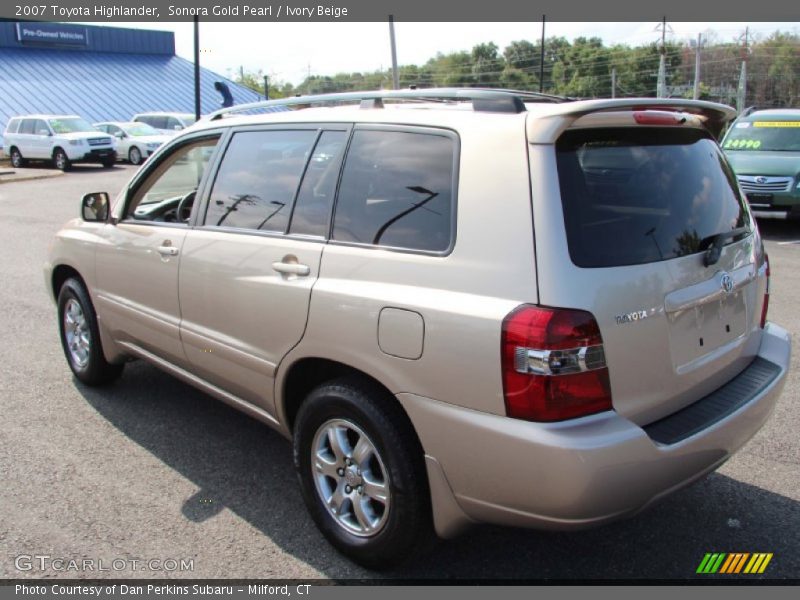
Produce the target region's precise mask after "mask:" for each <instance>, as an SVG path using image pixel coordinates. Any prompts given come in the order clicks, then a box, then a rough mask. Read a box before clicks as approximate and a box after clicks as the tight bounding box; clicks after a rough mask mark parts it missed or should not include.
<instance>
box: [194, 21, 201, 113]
mask: <svg viewBox="0 0 800 600" xmlns="http://www.w3.org/2000/svg"><path fill="white" fill-rule="evenodd" d="M194 118H195V119H196V120H198V121H199V120H200V19H199V17H198V16H197V15H195V16H194Z"/></svg>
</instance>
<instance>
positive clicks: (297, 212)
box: [289, 131, 347, 237]
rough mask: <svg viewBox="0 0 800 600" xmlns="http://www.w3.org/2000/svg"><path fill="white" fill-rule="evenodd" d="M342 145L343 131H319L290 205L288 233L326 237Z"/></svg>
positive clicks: (342, 149) (343, 144) (345, 137)
mask: <svg viewBox="0 0 800 600" xmlns="http://www.w3.org/2000/svg"><path fill="white" fill-rule="evenodd" d="M346 142H347V132H346V131H323V132H322V135H320V138H319V141H318V142H317V145H316V147H315V148H314V153H313V154H312V155H311V160H310V161H309V162H308V166H307V167H306V174H305V175H304V176H303V184H302V185H301V186H300V192H299V193H298V195H297V200H296V201H295V203H294V212H293V213H292V223H291V226H290V227H289V233H295V234H301V235H311V236H316V237H327V235H328V226H329V223H328V219H329V217H330V210H331V206H332V205H333V196H334V194H335V193H336V183H337V181H338V179H339V169H340V167H341V165H342V155H343V154H344V148H345V144H346Z"/></svg>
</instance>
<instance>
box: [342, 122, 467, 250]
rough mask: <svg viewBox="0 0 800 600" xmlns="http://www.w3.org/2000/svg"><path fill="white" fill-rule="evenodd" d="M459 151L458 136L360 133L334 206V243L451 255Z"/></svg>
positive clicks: (354, 139)
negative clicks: (456, 158)
mask: <svg viewBox="0 0 800 600" xmlns="http://www.w3.org/2000/svg"><path fill="white" fill-rule="evenodd" d="M455 145H456V141H455V139H454V136H451V135H449V134H445V133H442V134H436V133H421V132H407V131H382V130H381V131H377V130H358V131H356V132H355V133H354V134H353V139H352V142H351V144H350V150H349V151H348V154H347V158H346V160H345V166H344V172H343V174H342V181H341V185H340V187H339V194H338V197H337V201H336V212H335V217H334V224H333V239H335V240H338V241H343V242H350V243H358V244H370V245H375V246H388V247H393V248H401V249H409V250H420V251H429V252H444V251H446V250H448V249H449V248H450V245H451V242H452V233H453V218H452V217H453V203H454V198H453V195H454V169H455V166H454V160H455V157H456V150H455Z"/></svg>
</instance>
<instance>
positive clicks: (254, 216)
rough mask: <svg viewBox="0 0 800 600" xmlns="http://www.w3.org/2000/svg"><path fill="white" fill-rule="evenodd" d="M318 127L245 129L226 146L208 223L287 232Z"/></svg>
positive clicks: (219, 225)
mask: <svg viewBox="0 0 800 600" xmlns="http://www.w3.org/2000/svg"><path fill="white" fill-rule="evenodd" d="M316 137H317V132H316V131H315V130H310V129H308V130H289V131H286V130H280V131H279V130H268V131H245V132H240V133H236V134H234V136H233V138H232V139H231V142H230V144H229V145H228V148H227V150H226V151H225V156H224V158H223V159H222V164H221V165H220V168H219V172H218V173H217V178H216V180H215V181H214V187H213V188H212V190H211V198H210V200H209V203H208V211H207V213H206V219H205V224H206V225H207V226H212V227H236V228H239V229H251V230H257V231H273V232H280V233H283V232H285V231H286V227H287V225H288V223H289V215H290V214H291V212H292V202H293V200H294V197H295V193H296V191H297V186H298V184H299V183H300V178H301V177H302V175H303V170H304V168H305V166H306V162H307V159H308V156H309V154H310V152H311V149H312V147H313V145H314V141H315V139H316Z"/></svg>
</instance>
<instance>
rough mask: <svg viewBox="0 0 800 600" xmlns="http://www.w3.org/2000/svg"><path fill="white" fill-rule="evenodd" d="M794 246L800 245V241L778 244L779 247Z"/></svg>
mask: <svg viewBox="0 0 800 600" xmlns="http://www.w3.org/2000/svg"><path fill="white" fill-rule="evenodd" d="M794 244H800V240H792V241H789V242H778V246H792V245H794Z"/></svg>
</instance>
